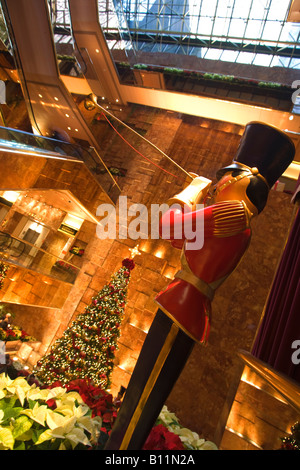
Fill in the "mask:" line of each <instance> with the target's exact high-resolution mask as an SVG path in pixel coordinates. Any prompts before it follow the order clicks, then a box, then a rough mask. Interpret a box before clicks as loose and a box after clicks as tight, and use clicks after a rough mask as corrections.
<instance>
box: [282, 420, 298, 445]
mask: <svg viewBox="0 0 300 470" xmlns="http://www.w3.org/2000/svg"><path fill="white" fill-rule="evenodd" d="M291 431H292V432H291V434H289V435H288V436H286V437H283V438H281V440H282V445H281V449H282V450H300V423H298V422H297V423H295V424H294V425H293V426H292V427H291Z"/></svg>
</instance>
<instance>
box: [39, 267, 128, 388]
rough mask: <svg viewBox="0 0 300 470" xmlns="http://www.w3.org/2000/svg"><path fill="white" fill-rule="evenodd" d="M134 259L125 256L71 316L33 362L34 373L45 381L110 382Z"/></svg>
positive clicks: (104, 385)
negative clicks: (86, 303)
mask: <svg viewBox="0 0 300 470" xmlns="http://www.w3.org/2000/svg"><path fill="white" fill-rule="evenodd" d="M133 268H134V261H133V260H132V259H129V258H126V259H124V260H123V261H122V267H121V268H120V269H119V271H117V273H115V274H114V275H113V276H112V278H111V280H110V282H109V283H108V284H106V285H105V286H104V287H103V289H102V290H101V291H100V292H99V293H98V295H97V296H96V297H93V298H92V302H91V304H90V305H89V306H88V307H86V309H85V312H84V313H83V314H81V315H78V317H77V318H76V319H75V320H74V322H73V323H72V324H71V325H70V327H69V328H67V329H66V330H65V332H64V334H63V336H62V337H61V338H60V339H58V340H57V341H56V342H55V343H54V344H53V346H52V348H51V350H50V352H49V353H48V354H47V355H46V356H44V357H43V358H42V359H41V360H40V361H39V362H38V363H37V365H36V367H35V369H34V371H33V372H34V374H35V375H36V376H37V378H38V379H39V380H40V381H41V382H42V383H44V384H46V385H50V384H52V383H54V382H57V381H59V382H60V383H61V384H67V383H68V382H70V381H71V380H75V379H86V380H91V381H92V382H93V383H94V384H95V385H99V386H101V387H103V388H104V389H107V388H109V386H110V383H111V382H110V375H111V372H112V370H113V364H114V358H115V351H116V349H117V341H118V338H119V336H120V325H121V321H122V318H123V314H124V308H125V304H126V297H127V287H128V284H129V280H130V272H131V270H132V269H133Z"/></svg>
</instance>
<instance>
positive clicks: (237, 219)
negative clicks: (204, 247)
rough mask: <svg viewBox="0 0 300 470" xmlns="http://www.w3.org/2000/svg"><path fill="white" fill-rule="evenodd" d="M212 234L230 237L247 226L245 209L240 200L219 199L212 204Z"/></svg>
mask: <svg viewBox="0 0 300 470" xmlns="http://www.w3.org/2000/svg"><path fill="white" fill-rule="evenodd" d="M212 213H213V219H214V232H213V233H214V235H215V236H216V237H230V236H232V235H235V234H237V233H239V232H241V231H243V230H245V229H246V228H248V227H249V221H248V217H247V210H246V207H245V205H244V203H243V202H242V201H221V202H217V203H216V204H214V205H213V206H212Z"/></svg>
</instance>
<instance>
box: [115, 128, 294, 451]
mask: <svg viewBox="0 0 300 470" xmlns="http://www.w3.org/2000/svg"><path fill="white" fill-rule="evenodd" d="M294 153H295V149H294V144H293V143H292V141H291V140H290V139H289V138H288V136H287V135H286V134H285V133H283V132H282V131H280V130H278V129H276V128H274V127H272V126H269V125H266V124H264V123H260V122H250V123H249V124H247V126H246V127H245V131H244V134H243V136H242V138H241V141H240V145H239V148H238V151H237V154H236V156H235V158H234V160H233V162H232V163H231V164H230V165H229V166H227V167H225V168H222V169H220V170H219V171H218V172H217V180H218V182H217V184H216V185H215V187H214V202H213V204H211V205H209V206H207V207H202V208H201V209H199V210H195V208H196V204H197V203H198V204H199V203H201V202H202V201H203V195H204V194H205V193H207V190H208V187H209V185H210V183H211V182H210V181H209V180H206V179H205V178H201V177H195V178H194V180H193V181H192V183H191V184H190V185H189V186H188V187H187V188H185V189H184V190H183V191H182V192H181V193H180V194H178V195H177V196H176V197H175V198H173V199H172V200H171V201H170V202H171V203H172V204H173V203H174V202H177V204H176V208H172V206H171V207H170V209H169V211H168V212H167V213H165V214H164V215H163V217H162V219H161V229H162V232H163V231H164V228H166V226H168V227H169V228H170V237H169V239H170V240H171V243H172V244H173V245H174V246H176V247H178V248H180V247H182V255H181V270H180V271H179V272H178V273H177V274H176V275H175V279H174V280H172V281H171V283H170V284H169V285H168V287H167V288H166V289H165V290H164V291H162V292H160V293H159V294H158V296H157V297H156V302H157V303H158V305H159V310H158V312H157V314H156V316H155V319H154V321H153V323H152V325H151V328H150V330H149V332H148V335H147V337H146V340H145V342H144V345H143V348H142V350H141V353H140V356H139V358H138V361H137V364H136V366H135V369H134V371H133V374H132V377H131V380H130V382H129V385H128V388H127V391H126V394H125V397H124V401H123V403H122V405H121V408H120V411H119V413H118V417H117V420H116V422H115V425H114V428H113V430H112V432H111V435H110V438H109V440H108V442H107V445H106V450H138V449H141V448H142V447H143V444H144V442H145V440H146V438H147V436H148V434H149V432H150V430H151V428H152V426H153V425H154V424H155V421H156V419H157V417H158V415H159V413H160V411H161V409H162V406H163V405H164V403H165V401H166V399H167V397H168V395H169V393H170V392H171V390H172V388H173V386H174V384H175V382H176V380H177V378H178V377H179V375H180V373H181V371H182V369H183V367H184V365H185V363H186V361H187V359H188V357H189V355H190V353H191V351H192V348H193V346H194V344H195V342H198V343H204V342H205V341H207V339H208V335H209V328H210V317H211V301H212V299H213V296H214V292H215V290H216V288H217V287H219V286H220V284H221V283H222V282H224V280H225V279H226V278H227V276H229V275H230V273H231V272H232V271H233V270H234V269H235V267H236V266H237V264H238V263H239V261H240V260H241V258H242V256H243V254H244V253H245V251H246V249H247V247H248V245H249V242H250V237H251V229H250V221H251V219H252V218H253V217H255V216H256V215H258V214H259V213H260V212H261V211H262V210H263V208H264V206H265V204H266V202H267V197H268V193H269V190H270V189H271V188H272V186H273V185H274V183H275V182H276V181H277V180H278V178H279V177H280V176H281V175H282V173H283V172H284V171H285V170H286V168H287V167H288V166H289V165H290V163H291V162H292V160H293V157H294ZM178 203H179V204H181V206H182V207H186V206H188V207H189V212H188V213H187V212H186V211H183V209H182V210H179V209H178ZM173 207H174V206H173ZM199 217H202V218H204V219H203V220H204V225H203V231H204V233H203V240H204V243H203V245H202V247H201V248H200V249H199V248H198V249H195V248H194V245H193V240H190V239H186V238H184V233H183V230H182V233H183V238H182V240H178V239H176V234H177V233H178V229H182V227H183V224H184V223H185V222H186V221H189V222H191V223H192V224H194V226H197V225H196V222H197V218H199ZM179 242H180V243H179Z"/></svg>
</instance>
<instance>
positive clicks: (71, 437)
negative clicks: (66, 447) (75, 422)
mask: <svg viewBox="0 0 300 470" xmlns="http://www.w3.org/2000/svg"><path fill="white" fill-rule="evenodd" d="M65 439H66V440H68V441H69V442H70V444H71V446H72V448H73V449H74V448H75V447H76V446H77V444H83V445H85V446H90V445H91V443H90V441H89V439H88V438H87V436H86V435H85V433H84V431H83V430H82V429H79V428H74V429H73V430H72V431H71V432H69V433H68V434H66V436H65Z"/></svg>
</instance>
